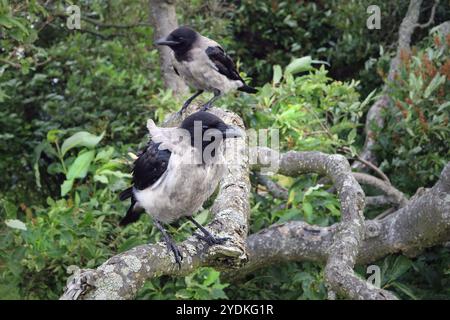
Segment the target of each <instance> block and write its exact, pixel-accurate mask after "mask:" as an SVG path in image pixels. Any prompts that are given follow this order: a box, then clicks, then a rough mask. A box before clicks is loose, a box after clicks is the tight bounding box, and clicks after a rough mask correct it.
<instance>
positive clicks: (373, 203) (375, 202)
mask: <svg viewBox="0 0 450 320" xmlns="http://www.w3.org/2000/svg"><path fill="white" fill-rule="evenodd" d="M391 204H393V203H392V199H390V198H389V197H387V196H371V197H366V207H382V206H385V205H391ZM394 204H397V203H394Z"/></svg>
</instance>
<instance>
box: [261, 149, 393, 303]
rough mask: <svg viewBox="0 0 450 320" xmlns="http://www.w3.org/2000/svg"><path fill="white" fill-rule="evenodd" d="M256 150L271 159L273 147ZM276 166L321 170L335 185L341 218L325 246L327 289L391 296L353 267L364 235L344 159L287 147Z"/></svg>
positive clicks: (360, 205)
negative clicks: (357, 272) (366, 279)
mask: <svg viewBox="0 0 450 320" xmlns="http://www.w3.org/2000/svg"><path fill="white" fill-rule="evenodd" d="M256 151H257V152H258V163H260V164H264V163H269V162H268V159H274V155H273V150H271V149H269V148H257V150H256ZM256 168H258V166H256ZM278 168H279V171H278V172H279V173H280V174H283V175H287V176H298V175H300V174H305V173H311V172H314V173H319V174H323V175H326V176H328V177H329V178H330V179H331V180H332V182H333V184H334V186H335V187H336V190H337V192H338V196H339V199H340V202H341V215H342V222H341V223H340V224H339V228H338V230H337V231H336V233H335V235H334V237H333V241H332V244H331V245H330V246H329V248H328V256H327V263H326V266H325V279H326V282H327V284H328V286H329V289H330V291H331V292H332V293H338V294H341V295H344V296H346V297H349V298H351V299H395V296H394V295H392V294H391V293H389V292H387V291H385V290H380V289H378V288H375V287H374V286H372V285H371V284H370V283H367V282H365V281H363V280H362V279H360V278H359V277H357V276H356V275H355V273H354V271H353V267H354V264H355V261H356V256H357V254H358V251H359V246H360V244H361V242H362V239H363V235H364V216H363V210H364V192H363V190H362V189H361V187H360V185H359V184H358V182H357V181H356V179H355V178H354V177H353V175H352V172H351V168H350V165H349V163H348V161H347V159H346V158H345V157H344V156H342V155H327V154H324V153H321V152H295V151H289V152H287V153H285V154H283V155H281V156H280V157H279V163H278ZM333 295H334V294H333Z"/></svg>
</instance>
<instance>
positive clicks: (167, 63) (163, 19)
mask: <svg viewBox="0 0 450 320" xmlns="http://www.w3.org/2000/svg"><path fill="white" fill-rule="evenodd" d="M175 2H176V1H175V0H149V2H148V5H149V10H150V20H151V23H152V25H153V30H154V39H155V40H157V39H159V38H161V37H165V36H167V35H168V34H169V33H170V32H172V31H173V30H174V29H176V28H177V27H178V22H177V16H176V12H175ZM158 51H159V58H160V64H161V75H162V77H163V79H164V84H165V87H166V88H167V89H172V91H173V93H174V95H176V96H179V95H182V94H183V93H186V92H187V91H188V87H187V86H186V84H185V83H184V81H183V80H182V79H181V78H180V77H179V76H178V75H177V74H176V73H175V71H174V69H173V67H172V62H171V61H172V52H171V50H170V48H169V47H167V46H158Z"/></svg>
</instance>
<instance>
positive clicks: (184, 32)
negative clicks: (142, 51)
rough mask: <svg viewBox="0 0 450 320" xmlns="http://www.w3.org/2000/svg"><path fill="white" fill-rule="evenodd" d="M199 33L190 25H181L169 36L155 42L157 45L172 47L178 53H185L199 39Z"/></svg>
mask: <svg viewBox="0 0 450 320" xmlns="http://www.w3.org/2000/svg"><path fill="white" fill-rule="evenodd" d="M197 37H198V33H197V32H196V31H195V30H193V29H191V28H189V27H185V26H183V27H179V28H177V29H175V30H173V31H172V32H171V33H170V34H169V35H168V36H167V37H165V38H161V39H159V40H157V41H156V42H155V44H157V45H162V46H168V47H170V48H171V49H172V50H173V51H174V52H175V53H176V54H177V55H183V54H185V53H186V52H187V51H189V49H191V48H192V45H193V44H194V42H195V41H196V40H197Z"/></svg>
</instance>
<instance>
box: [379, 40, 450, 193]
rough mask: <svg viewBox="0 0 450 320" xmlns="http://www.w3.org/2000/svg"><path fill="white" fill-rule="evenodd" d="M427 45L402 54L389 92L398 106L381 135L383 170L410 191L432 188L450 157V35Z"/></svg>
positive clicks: (380, 149)
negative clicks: (411, 52) (410, 52)
mask: <svg viewBox="0 0 450 320" xmlns="http://www.w3.org/2000/svg"><path fill="white" fill-rule="evenodd" d="M427 43H428V44H429V46H427V49H424V50H418V51H417V50H416V52H415V53H413V55H409V54H407V53H406V52H404V53H402V56H401V61H402V64H401V68H400V71H399V73H398V74H397V75H396V79H395V81H394V82H393V84H392V85H391V87H390V91H389V92H390V96H391V97H392V98H393V100H394V105H393V106H391V108H389V109H388V111H387V113H386V124H385V127H384V128H380V129H379V130H378V136H377V137H378V139H377V141H378V143H379V144H378V148H377V154H378V156H379V158H380V159H383V162H382V164H381V168H382V169H383V170H384V171H385V172H386V173H387V174H388V176H390V177H391V179H392V181H393V182H394V183H395V185H397V186H398V187H399V188H400V189H401V190H404V191H407V192H409V193H414V192H415V191H416V189H417V188H418V187H421V186H431V185H432V184H433V183H434V182H435V181H436V180H437V178H438V177H439V174H440V172H441V171H442V168H443V167H444V165H445V164H446V163H447V162H448V160H449V159H450V145H449V141H450V131H449V125H448V121H449V117H450V102H449V100H450V81H449V80H450V58H449V45H450V37H447V39H445V38H443V36H440V35H439V34H433V35H432V36H431V39H427Z"/></svg>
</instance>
